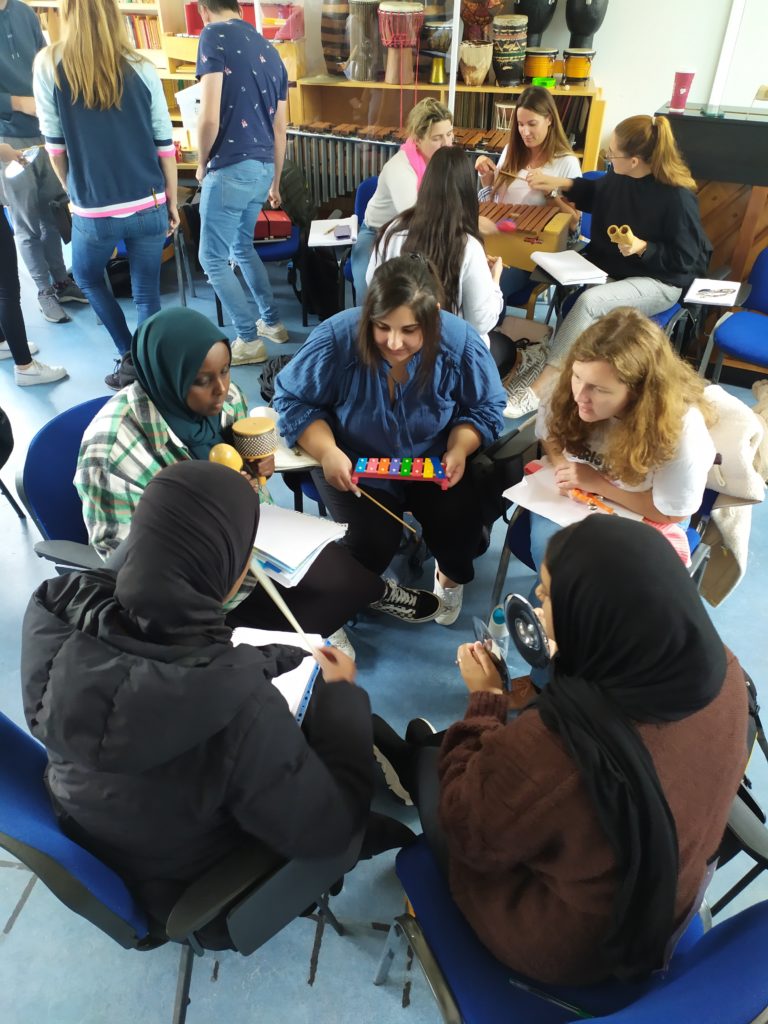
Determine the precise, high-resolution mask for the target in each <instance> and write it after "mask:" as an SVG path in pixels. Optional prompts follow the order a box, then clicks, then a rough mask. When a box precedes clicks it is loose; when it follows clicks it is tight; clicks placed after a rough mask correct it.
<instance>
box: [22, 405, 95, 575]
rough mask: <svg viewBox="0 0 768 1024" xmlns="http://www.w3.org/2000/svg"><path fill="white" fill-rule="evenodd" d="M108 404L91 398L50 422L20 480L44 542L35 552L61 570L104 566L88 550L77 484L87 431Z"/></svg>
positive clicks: (38, 437)
mask: <svg viewBox="0 0 768 1024" xmlns="http://www.w3.org/2000/svg"><path fill="white" fill-rule="evenodd" d="M108 399H109V396H108V395H100V396H99V397H98V398H91V399H89V401H87V402H81V403H80V405H75V406H73V407H72V408H71V409H65V410H64V412H60V413H59V414H58V416H54V417H53V419H52V420H49V421H48V422H47V423H46V424H45V425H44V426H42V427H41V428H40V429H39V430H38V432H37V433H36V434H35V436H34V437H33V438H32V440H31V441H30V444H29V448H28V450H27V455H26V458H25V460H24V465H23V467H22V468H21V469H20V470H19V472H18V473H17V475H16V490H17V491H18V494H19V497H20V498H21V501H22V503H23V505H24V507H25V508H26V510H27V512H28V513H29V515H30V518H31V519H32V521H33V522H34V524H35V526H36V527H37V528H38V530H39V531H40V533H41V534H42V536H43V541H42V542H41V543H38V544H36V545H35V552H36V553H37V554H38V555H39V556H40V557H41V558H48V559H50V560H52V561H55V562H57V563H58V564H60V565H69V566H72V565H76V566H79V567H84V566H87V567H90V568H95V567H98V566H100V565H101V564H102V561H101V559H100V558H99V556H98V555H97V554H96V552H95V551H94V550H93V548H91V547H90V546H89V544H88V531H87V530H86V528H85V523H84V522H83V506H82V503H81V501H80V497H79V496H78V493H77V491H76V490H75V485H74V484H73V483H72V480H73V478H74V475H75V469H76V468H77V455H78V452H79V451H80V444H81V442H82V440H83V434H84V433H85V428H86V427H87V426H88V424H89V423H90V422H91V420H92V419H93V418H94V416H95V415H96V413H97V412H98V411H99V410H100V409H101V407H102V406H103V405H104V404H105V403H106V402H107V401H108Z"/></svg>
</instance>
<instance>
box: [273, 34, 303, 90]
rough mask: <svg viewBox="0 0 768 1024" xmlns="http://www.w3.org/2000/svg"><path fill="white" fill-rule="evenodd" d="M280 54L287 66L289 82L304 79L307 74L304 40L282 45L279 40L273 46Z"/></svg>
mask: <svg viewBox="0 0 768 1024" xmlns="http://www.w3.org/2000/svg"><path fill="white" fill-rule="evenodd" d="M272 45H273V46H274V48H275V49H276V50H277V52H278V53H279V54H280V60H281V61H282V62H283V64H285V70H286V71H287V72H288V81H289V82H297V81H298V80H299V79H300V78H304V76H305V75H306V73H307V70H306V67H307V65H306V61H305V59H304V40H303V39H296V40H295V41H294V42H284V43H281V42H279V41H278V40H275V42H274V43H273V44H272Z"/></svg>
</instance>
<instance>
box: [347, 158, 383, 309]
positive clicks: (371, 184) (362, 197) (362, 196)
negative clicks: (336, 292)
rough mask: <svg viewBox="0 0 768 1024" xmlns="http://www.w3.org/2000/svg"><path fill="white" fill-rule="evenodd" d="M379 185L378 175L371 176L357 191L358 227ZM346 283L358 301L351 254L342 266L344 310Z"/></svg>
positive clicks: (365, 179)
mask: <svg viewBox="0 0 768 1024" xmlns="http://www.w3.org/2000/svg"><path fill="white" fill-rule="evenodd" d="M378 184H379V176H378V174H373V175H371V177H370V178H364V179H363V180H362V181H361V182H360V184H359V185H358V186H357V189H356V190H355V213H356V215H357V223H358V226H360V225H362V223H363V221H364V220H365V211H366V210H367V209H368V203H370V201H371V199H372V198H373V193H374V192H375V191H376V186H377V185H378ZM345 281H349V283H350V284H351V285H352V299H353V300H356V299H357V296H356V295H355V283H354V281H353V280H352V264H351V263H350V261H349V254H347V255H346V256H345V257H344V259H343V261H342V264H341V281H340V285H341V295H340V297H339V298H340V303H339V305H340V307H341V309H344V308H345V306H346V303H345V301H344V292H345V284H344V282H345Z"/></svg>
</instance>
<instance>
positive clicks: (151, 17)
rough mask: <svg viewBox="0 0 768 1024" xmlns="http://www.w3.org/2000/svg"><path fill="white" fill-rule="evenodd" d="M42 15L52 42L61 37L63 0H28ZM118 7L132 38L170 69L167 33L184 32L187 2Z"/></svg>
mask: <svg viewBox="0 0 768 1024" xmlns="http://www.w3.org/2000/svg"><path fill="white" fill-rule="evenodd" d="M25 2H26V3H27V4H28V5H29V6H30V7H31V8H32V9H33V10H34V11H35V12H36V14H37V16H38V17H39V18H40V23H41V25H42V28H43V33H44V35H45V37H46V39H47V40H48V42H50V43H55V42H56V41H57V40H58V39H59V38H60V36H61V14H60V8H61V0H25ZM118 7H119V9H120V13H121V14H122V16H123V18H124V19H125V26H126V29H127V31H128V39H129V40H130V42H131V43H132V44H133V45H134V46H135V47H136V49H137V50H139V51H140V52H141V53H142V54H143V55H144V56H145V57H147V58H148V59H149V60H151V61H152V63H153V64H154V65H155V67H156V68H158V70H159V71H161V72H162V71H166V70H167V69H168V58H167V55H166V53H165V50H164V49H163V34H164V33H171V32H183V31H184V27H185V22H184V5H183V4H182V3H181V0H152V2H147V0H120V2H119V4H118Z"/></svg>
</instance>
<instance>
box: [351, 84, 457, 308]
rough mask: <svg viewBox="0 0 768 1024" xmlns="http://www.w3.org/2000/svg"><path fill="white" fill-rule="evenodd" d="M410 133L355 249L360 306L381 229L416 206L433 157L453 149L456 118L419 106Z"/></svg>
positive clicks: (431, 105) (427, 104)
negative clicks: (423, 179) (369, 264)
mask: <svg viewBox="0 0 768 1024" xmlns="http://www.w3.org/2000/svg"><path fill="white" fill-rule="evenodd" d="M407 129H408V138H407V140H406V141H405V143H404V144H403V145H402V146H401V147H400V149H399V150H398V151H397V153H395V155H394V156H393V157H391V158H390V159H389V160H387V162H386V163H385V164H384V166H383V167H382V169H381V174H380V175H379V181H378V184H377V186H376V191H375V192H374V194H373V195H372V196H371V200H370V202H369V203H368V207H367V209H366V211H365V221H364V222H363V223H362V224H360V225H359V228H358V233H357V241H356V242H355V244H354V246H353V248H352V255H351V257H350V260H351V263H352V277H353V279H354V282H355V294H356V296H357V303H358V305H361V304H362V301H363V299H364V298H365V291H366V287H367V286H366V281H365V275H366V271H367V270H368V262H369V260H370V258H371V253H372V252H373V246H374V244H375V242H376V235H377V233H378V231H379V229H380V228H383V227H384V225H385V224H389V222H390V221H391V220H393V219H394V218H395V217H397V216H398V215H399V214H401V213H403V211H405V210H408V209H410V208H411V207H412V206H413V205H414V204H415V202H416V196H417V194H418V191H419V186H420V185H421V179H422V178H423V177H424V172H425V171H426V169H427V164H428V163H429V161H430V160H431V158H432V156H433V155H434V154H435V153H436V152H437V151H438V149H440V148H442V147H443V146H452V145H453V115H452V114H451V112H450V110H449V109H448V107H446V106H444V105H443V104H442V103H439V102H438V101H437V100H435V99H431V98H429V99H425V100H422V101H421V102H420V103H417V104H416V106H415V107H414V108H413V110H412V111H411V112H410V114H409V115H408V122H407Z"/></svg>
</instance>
